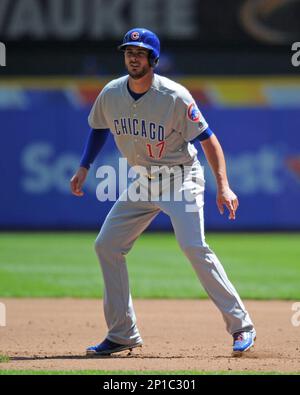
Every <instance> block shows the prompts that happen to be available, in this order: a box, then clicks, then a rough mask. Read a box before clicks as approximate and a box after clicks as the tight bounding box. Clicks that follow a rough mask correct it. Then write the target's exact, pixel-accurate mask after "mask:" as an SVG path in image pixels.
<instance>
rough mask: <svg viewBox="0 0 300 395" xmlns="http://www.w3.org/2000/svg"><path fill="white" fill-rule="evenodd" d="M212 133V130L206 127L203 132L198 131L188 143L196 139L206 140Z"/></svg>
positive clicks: (196, 140)
mask: <svg viewBox="0 0 300 395" xmlns="http://www.w3.org/2000/svg"><path fill="white" fill-rule="evenodd" d="M213 134H214V132H213V131H212V130H211V129H210V128H207V129H205V130H204V132H202V133H200V134H199V136H197V137H196V138H195V139H194V140H192V141H190V143H192V144H194V143H196V142H198V141H204V140H207V139H209V138H210V136H212V135H213Z"/></svg>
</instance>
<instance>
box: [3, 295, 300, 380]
mask: <svg viewBox="0 0 300 395" xmlns="http://www.w3.org/2000/svg"><path fill="white" fill-rule="evenodd" d="M0 302H2V303H4V304H5V305H6V312H7V317H6V318H7V320H6V321H7V322H6V327H0V354H2V355H8V356H9V358H10V361H9V362H3V363H0V370H1V369H14V370H15V369H17V370H18V369H22V370H25V369H26V370H28V369H30V370H136V371H147V370H199V371H202V370H203V371H215V370H234V371H235V370H240V371H247V370H248V371H250V370H251V371H253V370H255V371H258V372H260V371H272V372H289V371H293V372H300V326H294V325H292V316H293V314H295V312H293V311H292V305H293V301H245V304H246V308H247V310H248V311H249V312H250V314H251V317H252V319H253V321H254V323H255V326H256V330H257V342H256V345H255V348H254V349H253V351H251V352H249V353H247V354H245V355H244V356H243V357H242V358H234V357H232V356H231V346H232V338H231V336H230V335H229V334H228V333H227V332H226V331H225V324H224V322H223V319H222V317H221V315H220V313H219V312H218V310H217V309H216V307H215V306H214V305H213V303H212V302H211V301H209V300H205V301H204V300H135V301H134V306H135V311H136V315H137V319H138V321H137V323H138V327H139V330H140V332H141V335H142V337H143V340H144V346H143V347H142V348H141V349H140V348H139V349H135V350H134V351H133V353H132V355H130V356H128V352H123V353H119V354H114V355H113V356H111V357H105V358H87V357H85V348H86V347H87V346H89V345H93V344H96V343H98V342H99V341H101V340H103V339H104V337H105V334H106V325H105V320H104V315H103V308H102V301H99V300H82V299H78V300H77V299H0Z"/></svg>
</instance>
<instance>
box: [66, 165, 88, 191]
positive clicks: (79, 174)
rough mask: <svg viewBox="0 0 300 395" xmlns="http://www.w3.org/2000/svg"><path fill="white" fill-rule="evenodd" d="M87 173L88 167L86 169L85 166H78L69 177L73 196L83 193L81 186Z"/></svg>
mask: <svg viewBox="0 0 300 395" xmlns="http://www.w3.org/2000/svg"><path fill="white" fill-rule="evenodd" d="M87 174H88V169H86V168H85V167H79V169H78V170H77V171H76V173H75V174H74V176H73V177H72V178H71V180H70V187H71V191H72V193H73V195H75V196H83V195H84V193H83V191H82V186H83V184H84V181H85V179H86V177H87Z"/></svg>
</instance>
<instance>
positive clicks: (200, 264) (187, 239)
mask: <svg viewBox="0 0 300 395" xmlns="http://www.w3.org/2000/svg"><path fill="white" fill-rule="evenodd" d="M195 175H196V178H195ZM181 177H182V176H181V175H180V174H179V172H177V173H176V174H175V176H174V178H173V179H172V180H171V186H166V187H159V186H158V181H157V180H152V181H151V183H150V184H151V188H152V187H153V186H154V188H153V190H152V200H155V198H154V199H153V195H155V194H156V197H158V195H159V198H160V199H159V201H150V199H149V180H148V179H147V178H146V177H140V179H139V180H137V181H135V182H133V183H132V184H131V185H130V186H129V188H128V191H125V192H124V193H123V195H121V197H120V198H119V200H118V201H117V202H116V203H115V204H114V206H113V207H112V209H111V211H110V212H109V214H108V216H107V217H106V220H105V222H104V224H103V226H102V228H101V231H100V233H99V235H98V237H97V239H96V243H95V250H96V253H97V255H98V258H99V261H100V264H101V268H102V273H103V279H104V286H105V290H104V315H105V319H106V323H107V326H108V334H107V338H108V339H109V340H111V341H113V342H116V343H119V344H126V345H127V344H128V345H132V344H137V343H141V342H142V338H141V336H140V333H139V330H138V327H137V325H136V316H135V312H134V308H133V303H132V298H131V294H130V289H129V279H128V272H127V266H126V260H125V256H126V254H127V253H128V252H129V251H130V249H131V248H132V246H133V244H134V242H135V240H136V239H137V238H138V237H139V235H140V234H141V233H142V232H143V231H144V230H145V229H146V228H147V226H148V225H149V224H150V223H151V221H152V220H153V219H154V217H155V216H156V215H158V214H159V212H160V211H163V212H164V213H166V214H167V215H168V216H169V217H170V219H171V222H172V225H173V228H174V231H175V236H176V239H177V241H178V243H179V245H180V247H181V249H182V250H183V252H184V253H185V255H186V256H187V258H188V259H189V261H190V262H191V263H192V265H193V267H194V269H195V271H196V273H197V275H198V278H199V280H200V281H201V283H202V285H203V287H204V289H205V290H206V292H207V293H208V295H209V296H210V298H211V299H212V301H213V302H214V303H215V305H216V306H217V308H218V309H219V310H220V312H221V313H222V316H223V319H224V321H225V323H226V329H227V331H228V332H229V333H230V334H233V333H235V332H238V331H241V330H251V329H252V328H253V323H252V321H251V319H250V317H249V314H248V312H247V311H246V309H245V306H244V304H243V302H242V301H241V299H240V297H239V295H238V293H237V291H236V290H235V288H234V286H233V285H232V284H231V282H230V281H229V279H228V277H227V275H226V273H225V271H224V268H223V266H222V265H221V263H220V261H219V260H218V258H217V256H216V255H215V253H214V252H213V251H212V250H211V249H210V248H209V246H208V244H207V243H206V242H205V236H204V218H203V204H204V202H203V197H204V178H203V173H201V171H200V170H199V169H196V171H195V170H191V171H190V172H188V175H187V176H184V180H183V182H181V181H179V183H178V182H176V181H174V180H177V181H178V180H179V178H180V180H182V178H181ZM175 184H177V186H176V185H175ZM172 188H174V190H175V191H177V192H178V191H179V189H180V190H184V192H185V197H184V199H183V200H182V201H175V198H174V193H171V196H170V199H169V198H168V196H167V194H168V193H169V190H170V189H172ZM137 190H139V192H141V195H142V196H143V197H142V199H140V200H139V201H132V199H130V198H129V199H127V200H126V199H125V198H124V196H125V194H127V195H126V196H128V194H129V195H130V191H133V192H134V193H135V192H136V191H137ZM134 193H133V195H134ZM165 196H167V197H166V201H164V197H165ZM143 199H144V201H143ZM187 202H188V203H187ZM187 207H189V208H188V209H187ZM162 265H163V262H162Z"/></svg>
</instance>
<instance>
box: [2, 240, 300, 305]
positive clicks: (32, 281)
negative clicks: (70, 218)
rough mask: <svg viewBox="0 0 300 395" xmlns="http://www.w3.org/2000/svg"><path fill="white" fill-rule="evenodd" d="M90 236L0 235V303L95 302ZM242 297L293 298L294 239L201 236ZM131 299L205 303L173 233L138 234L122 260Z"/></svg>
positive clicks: (297, 275)
mask: <svg viewBox="0 0 300 395" xmlns="http://www.w3.org/2000/svg"><path fill="white" fill-rule="evenodd" d="M95 237H96V233H1V234H0V278H1V281H0V295H1V297H80V298H85V297H92V298H96V297H97V298H98V297H100V296H102V286H103V284H102V275H101V271H100V268H99V265H98V261H97V259H96V256H95V253H94V249H93V242H94V239H95ZM207 241H208V243H209V245H210V247H211V248H212V249H213V250H214V251H215V252H216V253H217V255H218V257H219V259H220V260H221V262H222V264H223V266H224V267H225V270H226V272H227V274H228V276H229V278H230V279H231V281H232V282H233V284H234V285H235V286H236V288H237V289H238V291H239V293H240V295H241V296H242V297H243V298H251V299H293V300H299V299H300V287H299V283H300V267H299V264H300V260H299V256H300V236H299V234H208V235H207ZM128 270H129V276H130V284H131V289H132V294H133V296H134V297H135V298H137V297H139V298H199V297H201V298H206V293H205V292H204V290H203V289H202V287H201V286H200V284H199V282H198V279H197V277H196V275H195V273H194V271H193V269H192V266H191V265H190V263H189V262H188V260H187V259H186V258H185V256H184V255H183V253H182V252H181V250H180V248H179V247H178V245H177V242H176V240H175V237H174V236H173V234H168V233H165V234H162V233H160V234H154V233H148V234H144V235H142V236H141V237H140V238H139V240H138V241H137V242H136V244H135V245H134V248H133V249H132V251H131V252H130V253H129V255H128Z"/></svg>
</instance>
